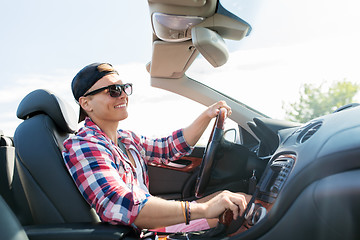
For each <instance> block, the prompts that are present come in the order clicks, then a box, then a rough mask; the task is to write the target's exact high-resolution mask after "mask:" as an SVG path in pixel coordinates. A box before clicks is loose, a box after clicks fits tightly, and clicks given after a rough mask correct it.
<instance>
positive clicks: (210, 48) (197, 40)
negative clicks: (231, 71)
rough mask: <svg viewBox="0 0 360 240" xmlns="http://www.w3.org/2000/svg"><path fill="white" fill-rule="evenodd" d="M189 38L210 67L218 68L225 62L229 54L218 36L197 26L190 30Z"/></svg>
mask: <svg viewBox="0 0 360 240" xmlns="http://www.w3.org/2000/svg"><path fill="white" fill-rule="evenodd" d="M191 36H192V42H193V44H194V46H195V48H196V49H197V50H198V51H199V52H200V53H201V55H203V56H204V58H205V59H206V60H207V61H208V62H209V63H210V64H211V65H213V66H214V67H220V66H222V65H224V64H225V63H226V62H227V60H228V58H229V52H228V49H227V47H226V44H225V41H224V39H223V38H222V37H221V36H220V35H219V34H217V33H216V32H214V31H213V30H210V29H208V28H204V27H200V26H198V27H194V28H192V29H191Z"/></svg>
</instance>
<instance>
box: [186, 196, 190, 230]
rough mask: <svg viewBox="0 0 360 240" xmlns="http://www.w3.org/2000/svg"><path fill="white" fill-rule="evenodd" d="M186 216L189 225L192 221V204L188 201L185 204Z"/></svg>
mask: <svg viewBox="0 0 360 240" xmlns="http://www.w3.org/2000/svg"><path fill="white" fill-rule="evenodd" d="M185 210H186V211H185V213H186V214H185V215H186V221H185V224H186V225H189V223H190V219H191V211H190V203H189V202H188V201H186V202H185Z"/></svg>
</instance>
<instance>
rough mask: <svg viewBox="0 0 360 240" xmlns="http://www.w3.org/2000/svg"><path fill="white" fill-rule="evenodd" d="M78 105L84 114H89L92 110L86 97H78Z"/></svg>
mask: <svg viewBox="0 0 360 240" xmlns="http://www.w3.org/2000/svg"><path fill="white" fill-rule="evenodd" d="M79 105H80V106H81V107H82V109H84V110H85V111H86V112H91V111H92V108H91V106H90V103H89V99H88V98H86V97H80V98H79Z"/></svg>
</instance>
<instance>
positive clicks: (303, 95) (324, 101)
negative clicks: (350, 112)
mask: <svg viewBox="0 0 360 240" xmlns="http://www.w3.org/2000/svg"><path fill="white" fill-rule="evenodd" d="M359 90H360V85H359V84H356V83H352V82H350V81H347V80H346V79H344V80H343V81H339V82H334V83H333V84H332V85H331V86H330V87H328V88H326V86H325V83H322V84H320V86H314V85H313V84H308V83H305V84H303V85H302V86H301V88H300V99H299V101H298V102H295V103H290V104H289V105H288V106H286V105H285V104H283V109H284V110H285V112H286V116H287V117H286V118H287V119H288V120H290V121H296V122H301V123H305V122H307V121H309V120H311V119H313V118H316V117H319V116H322V115H326V114H329V113H331V112H333V111H334V110H336V109H337V108H339V107H341V106H344V105H346V104H349V103H353V102H354V97H355V95H356V94H357V92H358V91H359Z"/></svg>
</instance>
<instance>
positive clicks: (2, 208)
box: [0, 197, 29, 240]
mask: <svg viewBox="0 0 360 240" xmlns="http://www.w3.org/2000/svg"><path fill="white" fill-rule="evenodd" d="M0 212H1V214H0V239H4V240H5V239H12V240H28V239H29V238H28V237H27V235H26V233H25V231H24V229H23V228H22V227H21V225H20V223H19V221H18V220H17V218H16V217H15V215H14V214H13V212H12V211H11V210H10V208H9V206H8V205H7V204H6V203H5V201H4V199H3V198H2V197H0Z"/></svg>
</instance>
